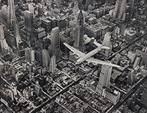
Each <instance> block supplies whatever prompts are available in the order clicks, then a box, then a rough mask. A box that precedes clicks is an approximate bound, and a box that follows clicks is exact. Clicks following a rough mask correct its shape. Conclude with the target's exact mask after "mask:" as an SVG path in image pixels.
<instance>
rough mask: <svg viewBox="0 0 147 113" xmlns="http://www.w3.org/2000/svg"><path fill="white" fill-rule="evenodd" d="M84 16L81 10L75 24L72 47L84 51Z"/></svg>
mask: <svg viewBox="0 0 147 113" xmlns="http://www.w3.org/2000/svg"><path fill="white" fill-rule="evenodd" d="M83 37H84V16H83V12H82V10H80V13H79V15H78V19H77V25H76V28H75V37H74V40H75V42H74V47H76V48H77V49H79V50H80V51H84V39H83Z"/></svg>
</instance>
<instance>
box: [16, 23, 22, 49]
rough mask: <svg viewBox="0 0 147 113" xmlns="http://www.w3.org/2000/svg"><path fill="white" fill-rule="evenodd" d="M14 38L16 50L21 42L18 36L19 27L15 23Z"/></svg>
mask: <svg viewBox="0 0 147 113" xmlns="http://www.w3.org/2000/svg"><path fill="white" fill-rule="evenodd" d="M15 37H16V46H17V48H18V47H19V42H20V41H21V37H20V34H19V26H18V24H17V23H16V24H15Z"/></svg>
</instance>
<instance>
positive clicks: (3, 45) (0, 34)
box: [0, 25, 11, 53]
mask: <svg viewBox="0 0 147 113" xmlns="http://www.w3.org/2000/svg"><path fill="white" fill-rule="evenodd" d="M0 49H1V52H2V53H4V51H5V50H7V51H11V48H10V47H9V46H8V44H7V42H6V40H5V38H4V30H3V25H0Z"/></svg>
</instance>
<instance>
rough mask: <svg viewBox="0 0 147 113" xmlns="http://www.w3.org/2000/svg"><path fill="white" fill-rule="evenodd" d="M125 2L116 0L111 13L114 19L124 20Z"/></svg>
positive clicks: (125, 0) (124, 0)
mask: <svg viewBox="0 0 147 113" xmlns="http://www.w3.org/2000/svg"><path fill="white" fill-rule="evenodd" d="M126 6H127V0H117V1H116V4H115V9H114V12H113V16H114V18H117V19H121V20H125V16H126Z"/></svg>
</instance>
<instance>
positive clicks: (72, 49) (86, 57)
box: [64, 43, 120, 68]
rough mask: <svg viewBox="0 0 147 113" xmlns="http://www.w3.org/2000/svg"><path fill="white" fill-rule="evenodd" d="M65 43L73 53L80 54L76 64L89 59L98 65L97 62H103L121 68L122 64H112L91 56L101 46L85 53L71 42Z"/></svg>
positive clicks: (89, 61)
mask: <svg viewBox="0 0 147 113" xmlns="http://www.w3.org/2000/svg"><path fill="white" fill-rule="evenodd" d="M64 45H65V46H66V47H67V48H68V49H69V50H71V51H72V52H73V54H75V55H77V56H78V58H79V59H78V60H77V61H76V63H75V64H76V65H78V64H80V63H82V62H83V61H87V62H88V63H93V64H94V65H97V64H101V65H108V66H112V67H117V68H120V66H118V65H115V64H112V63H110V62H106V61H102V60H98V59H95V58H93V57H91V56H93V55H94V54H96V53H97V52H98V51H99V50H100V49H101V48H96V49H94V50H92V51H90V52H89V53H87V54H85V53H83V52H81V51H79V50H77V49H76V48H74V47H72V46H70V45H69V44H67V43H64Z"/></svg>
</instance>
